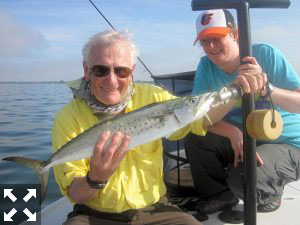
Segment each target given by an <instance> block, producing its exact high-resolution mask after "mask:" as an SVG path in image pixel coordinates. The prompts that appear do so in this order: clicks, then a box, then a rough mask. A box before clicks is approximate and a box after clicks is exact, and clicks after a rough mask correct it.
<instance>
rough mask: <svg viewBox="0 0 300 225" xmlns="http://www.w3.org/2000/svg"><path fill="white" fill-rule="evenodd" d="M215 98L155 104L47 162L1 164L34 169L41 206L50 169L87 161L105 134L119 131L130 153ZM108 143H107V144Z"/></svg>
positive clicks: (91, 132)
mask: <svg viewBox="0 0 300 225" xmlns="http://www.w3.org/2000/svg"><path fill="white" fill-rule="evenodd" d="M215 96H216V95H215V94H212V93H210V94H204V95H199V96H188V97H180V98H176V99H172V100H168V101H165V102H161V103H154V104H150V105H148V106H145V107H142V108H141V109H138V110H135V111H132V112H129V113H126V114H122V115H118V116H115V117H113V118H111V119H107V120H105V121H102V122H100V123H98V124H96V125H94V126H93V127H91V128H89V129H87V130H86V131H84V132H83V133H81V134H79V135H78V136H76V137H75V138H73V139H72V140H71V141H69V142H67V143H66V144H65V145H63V146H62V147H61V148H60V149H58V150H57V151H56V152H55V153H53V154H52V155H51V156H50V158H49V159H48V160H46V161H41V160H35V159H30V158H25V157H19V156H12V157H6V158H4V159H3V160H6V161H13V162H16V163H20V164H23V165H24V166H26V167H29V168H32V169H34V170H35V171H36V172H37V174H38V175H39V177H40V182H41V198H40V202H43V200H44V198H45V195H46V192H47V186H48V179H49V170H50V168H51V167H53V166H55V165H57V164H61V163H64V162H70V161H74V160H79V159H84V158H88V157H90V156H91V155H92V153H93V149H94V146H95V144H96V142H97V140H98V138H99V136H100V135H101V133H103V132H104V131H110V132H111V133H114V132H117V131H120V132H122V133H124V134H127V135H129V136H131V141H130V143H129V147H128V148H129V149H130V148H133V147H137V146H139V145H142V144H145V143H148V142H150V141H153V140H156V139H159V138H162V137H167V136H169V135H170V134H172V133H174V132H175V131H176V130H178V129H180V128H183V127H184V126H186V125H188V124H189V123H191V122H193V121H195V120H197V119H200V118H201V117H203V116H204V115H205V114H206V113H207V111H208V110H209V108H210V105H211V104H212V103H213V102H214V101H215V100H216V99H215ZM107 143H109V141H108V142H107Z"/></svg>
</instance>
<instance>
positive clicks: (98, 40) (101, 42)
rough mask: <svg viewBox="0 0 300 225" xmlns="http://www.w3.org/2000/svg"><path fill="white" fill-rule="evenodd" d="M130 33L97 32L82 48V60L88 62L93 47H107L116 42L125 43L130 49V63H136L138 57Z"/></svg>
mask: <svg viewBox="0 0 300 225" xmlns="http://www.w3.org/2000/svg"><path fill="white" fill-rule="evenodd" d="M131 36H132V35H131V33H129V32H128V31H126V30H124V31H115V30H106V31H103V32H99V33H96V34H94V35H93V36H91V37H90V39H89V40H88V41H87V42H86V44H85V45H84V46H83V48H82V55H83V60H84V61H86V62H88V60H89V57H90V54H91V51H92V49H93V48H94V47H96V46H100V47H104V48H105V47H109V46H111V45H113V44H115V43H117V42H120V41H125V42H127V43H128V46H129V47H130V48H131V56H132V62H133V63H136V59H137V56H138V49H137V47H136V46H135V44H134V43H133V41H132V40H131V39H130V37H131Z"/></svg>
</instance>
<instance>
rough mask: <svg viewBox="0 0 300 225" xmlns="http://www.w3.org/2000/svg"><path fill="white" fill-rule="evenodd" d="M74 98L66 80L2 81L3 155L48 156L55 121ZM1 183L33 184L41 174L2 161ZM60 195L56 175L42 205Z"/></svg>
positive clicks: (0, 154)
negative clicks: (45, 81) (49, 82)
mask: <svg viewBox="0 0 300 225" xmlns="http://www.w3.org/2000/svg"><path fill="white" fill-rule="evenodd" d="M71 98H72V93H71V91H70V89H69V88H68V87H67V86H66V85H64V84H3V83H2V84H1V83H0V158H3V157H4V156H11V155H18V156H25V157H30V158H34V159H40V160H45V159H48V157H49V156H50V155H51V130H52V122H53V118H54V115H55V112H57V111H58V110H59V109H60V108H61V107H62V106H63V105H64V104H65V103H67V102H69V100H70V99H71ZM0 182H1V184H34V183H39V181H38V177H37V175H36V174H35V172H34V171H33V170H31V169H28V168H25V167H23V166H19V165H18V164H16V163H12V162H4V161H0ZM60 197H61V194H60V191H59V189H58V186H57V185H56V182H55V180H54V176H53V170H52V169H51V176H50V180H49V186H48V192H47V195H46V199H45V202H44V203H43V205H42V207H45V206H46V205H48V204H50V203H51V202H53V201H55V200H57V199H58V198H60Z"/></svg>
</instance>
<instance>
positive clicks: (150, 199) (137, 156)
mask: <svg viewBox="0 0 300 225" xmlns="http://www.w3.org/2000/svg"><path fill="white" fill-rule="evenodd" d="M134 88H135V94H134V95H133V96H132V100H131V101H130V102H129V104H128V105H127V107H126V112H130V111H133V110H136V109H139V108H141V107H143V106H145V105H148V104H151V103H154V102H161V101H165V100H169V99H172V98H175V96H173V95H171V94H170V93H168V92H167V91H165V90H163V89H161V88H159V87H156V86H153V85H149V84H139V83H135V84H134ZM100 121H101V118H99V117H97V116H95V115H94V113H93V111H92V110H91V109H90V108H89V107H88V105H87V104H86V102H85V101H83V100H77V99H73V100H72V101H71V102H70V103H69V104H67V105H66V106H65V107H63V108H62V109H61V110H60V111H59V112H58V113H57V115H56V117H55V121H54V125H53V132H52V147H53V151H54V152H55V151H56V150H57V149H59V148H60V147H61V146H62V145H64V144H65V143H66V142H68V141H70V140H71V139H72V138H74V137H76V136H77V135H78V134H80V133H82V132H83V131H85V130H86V129H88V128H90V127H91V126H93V125H95V124H96V123H99V122H100ZM189 131H192V132H193V133H196V134H198V135H204V134H205V132H206V131H205V130H204V129H203V127H202V120H198V121H196V122H194V123H192V124H191V125H189V126H187V127H185V128H182V129H180V130H179V131H177V132H176V133H174V134H173V135H172V136H171V137H170V138H169V139H172V140H176V139H180V138H183V137H184V136H185V135H186V134H187V133H188V132H189ZM162 151H163V149H162V141H161V140H155V141H152V142H149V143H147V144H144V145H141V146H138V147H136V148H133V149H131V150H130V151H129V152H128V154H127V155H126V156H125V158H124V159H123V160H122V161H121V163H120V166H119V167H118V169H117V170H116V171H115V172H114V174H113V175H112V176H111V177H110V178H109V180H108V182H107V184H106V186H105V188H104V189H101V190H99V191H98V193H97V196H96V197H95V198H93V199H90V200H88V201H87V202H85V205H87V206H89V207H90V208H92V209H95V210H99V211H102V212H123V211H126V210H128V209H137V208H143V207H146V206H148V205H151V204H154V203H155V202H157V201H158V200H159V199H160V198H161V197H163V196H164V195H165V194H166V187H165V184H164V182H163V156H162ZM89 169H90V168H89V159H82V160H77V161H72V162H67V163H64V164H60V165H57V166H55V167H54V174H55V178H56V181H57V183H58V185H59V187H60V189H61V192H62V193H63V194H64V195H66V196H67V197H68V198H69V199H70V200H71V202H73V203H74V200H72V199H71V198H70V196H69V193H68V187H69V186H70V185H71V183H72V181H73V179H74V178H75V177H82V176H86V174H87V172H88V171H89Z"/></svg>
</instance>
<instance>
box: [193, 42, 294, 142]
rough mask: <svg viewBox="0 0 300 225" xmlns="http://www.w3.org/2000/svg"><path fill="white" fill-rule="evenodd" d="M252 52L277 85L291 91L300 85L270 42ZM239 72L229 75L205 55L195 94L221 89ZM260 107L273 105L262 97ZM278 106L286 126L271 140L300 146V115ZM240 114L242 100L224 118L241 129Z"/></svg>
mask: <svg viewBox="0 0 300 225" xmlns="http://www.w3.org/2000/svg"><path fill="white" fill-rule="evenodd" d="M252 55H253V56H254V57H255V58H256V60H257V62H258V63H259V65H260V66H261V68H262V70H263V72H265V73H266V74H267V75H268V80H269V82H270V83H271V84H273V85H274V86H275V87H279V88H282V89H288V90H296V89H297V88H299V87H300V77H299V75H298V74H297V73H296V71H295V70H294V69H293V67H292V66H291V65H290V64H289V62H288V61H287V59H286V58H285V57H284V55H283V54H282V53H281V52H280V51H279V50H278V49H276V48H274V47H273V46H270V45H267V44H254V45H253V46H252ZM237 75H238V71H236V72H234V73H232V74H227V73H226V72H224V71H223V70H222V69H220V68H219V67H218V66H217V65H215V64H214V63H212V62H211V60H210V59H209V58H208V57H207V56H204V57H202V58H201V60H200V62H199V65H198V68H197V71H196V75H195V82H194V88H193V92H192V94H193V95H196V94H200V93H205V92H212V91H219V90H220V89H221V88H222V87H224V86H227V85H229V84H230V83H232V82H233V81H234V80H235V77H236V76H237ZM256 99H257V96H256ZM261 108H270V104H269V102H267V101H264V100H261V99H260V100H259V101H258V102H257V103H256V109H261ZM275 109H276V110H277V111H278V112H279V113H280V114H281V116H282V119H283V123H284V127H283V131H282V134H281V136H280V137H279V138H278V139H276V140H274V141H270V142H272V143H284V144H290V145H293V146H295V147H298V148H300V114H295V113H290V112H287V111H285V110H284V109H282V108H280V107H278V106H275ZM241 115H242V112H241V103H240V102H238V103H237V105H236V106H235V107H234V108H233V109H232V110H231V111H230V112H229V113H228V114H227V115H226V117H225V118H224V120H225V121H227V122H229V123H231V124H233V125H235V126H237V127H239V128H240V129H241V130H242V116H241Z"/></svg>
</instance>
